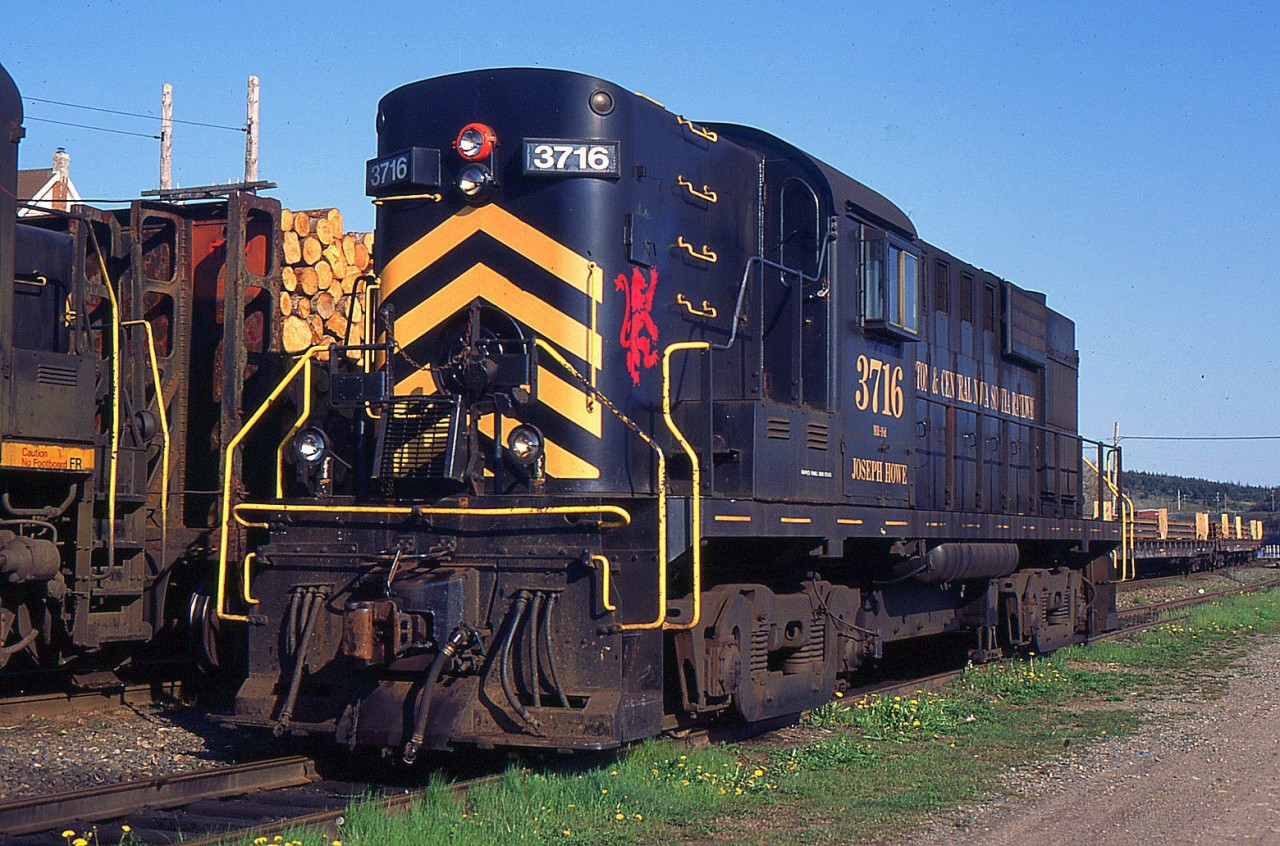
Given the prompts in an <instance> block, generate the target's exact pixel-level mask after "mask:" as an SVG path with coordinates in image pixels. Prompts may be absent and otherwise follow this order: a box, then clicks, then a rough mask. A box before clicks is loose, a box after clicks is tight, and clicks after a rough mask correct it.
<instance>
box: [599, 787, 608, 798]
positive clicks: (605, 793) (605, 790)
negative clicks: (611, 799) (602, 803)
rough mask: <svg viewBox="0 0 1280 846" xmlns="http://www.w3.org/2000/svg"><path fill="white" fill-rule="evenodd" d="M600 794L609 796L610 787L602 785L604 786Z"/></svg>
mask: <svg viewBox="0 0 1280 846" xmlns="http://www.w3.org/2000/svg"><path fill="white" fill-rule="evenodd" d="M600 795H601V796H608V795H609V788H607V787H602V788H600Z"/></svg>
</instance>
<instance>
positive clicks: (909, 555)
mask: <svg viewBox="0 0 1280 846" xmlns="http://www.w3.org/2000/svg"><path fill="white" fill-rule="evenodd" d="M377 127H378V139H379V140H378V153H379V155H378V157H377V158H376V159H374V160H372V161H370V162H369V164H368V166H367V167H368V171H367V187H368V189H369V193H370V194H372V195H373V197H374V198H375V202H376V203H378V205H379V212H378V227H377V236H378V237H377V246H376V254H375V260H376V265H377V267H378V268H379V275H380V286H381V287H380V291H379V292H378V295H379V302H380V305H379V306H378V308H377V314H378V316H379V320H380V321H381V332H382V334H381V335H380V336H379V338H380V340H379V343H378V344H376V345H373V347H371V348H370V349H369V350H368V351H367V352H368V355H369V360H368V365H369V366H368V367H367V368H365V370H367V371H368V372H364V370H362V371H360V372H356V373H343V372H340V371H339V370H338V369H336V368H333V367H331V368H330V370H329V373H328V378H327V379H326V380H325V381H326V383H327V384H326V385H325V390H326V391H327V403H325V404H324V406H325V408H324V410H323V411H322V410H320V404H317V407H316V408H314V409H313V411H312V412H311V414H310V416H309V419H308V420H305V421H304V420H302V417H301V416H300V417H299V419H298V422H299V424H300V425H305V428H302V429H301V430H300V431H298V433H297V434H296V435H295V436H294V438H293V442H292V446H291V447H290V450H291V452H292V453H293V455H294V456H295V465H294V470H293V472H292V473H291V474H287V475H289V476H290V478H289V482H290V484H292V485H293V491H294V493H295V494H296V495H294V496H286V497H285V498H283V499H278V500H271V501H265V502H253V503H242V504H240V505H236V506H233V507H230V508H229V510H228V514H227V516H228V518H229V519H228V520H227V521H226V522H227V528H228V529H229V530H230V529H234V528H235V527H236V526H237V525H239V526H241V527H244V528H246V529H247V530H248V532H249V538H250V540H249V544H250V546H251V547H252V549H253V550H254V552H253V560H252V562H250V563H249V564H247V565H246V566H247V569H248V570H250V571H251V573H250V578H251V585H250V590H249V593H248V596H249V597H250V598H251V599H252V601H253V605H252V606H251V607H245V606H240V607H241V609H242V610H241V611H240V612H237V613H239V616H242V617H244V618H247V619H245V620H244V621H243V622H244V624H245V626H246V629H247V632H248V650H247V655H248V661H249V667H248V675H247V679H246V681H245V683H244V685H243V686H242V687H241V689H240V691H239V695H238V696H237V699H236V703H235V712H234V716H233V719H234V720H236V721H238V722H240V723H245V724H250V725H262V726H275V727H276V729H277V730H278V731H285V730H289V731H300V732H319V733H332V734H333V735H334V736H335V739H336V741H337V742H338V743H341V744H347V745H350V746H366V745H371V746H378V747H384V748H400V749H402V750H403V754H404V757H405V758H407V759H412V758H413V757H414V755H415V754H416V752H417V750H418V748H419V747H424V746H425V747H429V748H445V747H450V746H459V745H475V746H482V747H485V746H494V745H499V746H532V747H552V748H561V749H585V748H593V749H594V748H604V747H612V746H617V745H619V744H621V743H624V742H626V741H629V740H632V739H635V738H640V737H645V736H648V735H653V734H655V733H657V732H659V731H661V730H662V729H664V728H670V727H674V726H679V725H686V724H691V723H696V722H699V721H705V720H714V719H722V718H736V719H744V720H762V719H767V718H769V717H773V716H779V715H785V714H791V713H795V712H797V711H800V710H802V709H805V708H809V707H812V706H814V705H817V704H819V703H821V702H824V701H826V700H827V699H828V698H829V697H830V696H831V694H832V692H833V690H835V689H837V688H838V687H840V686H841V685H842V684H844V683H845V682H846V680H847V679H848V678H849V677H850V675H851V674H852V673H853V672H854V671H855V670H856V669H857V668H858V667H859V666H860V665H862V664H863V663H864V662H866V661H867V660H869V659H873V658H875V657H877V656H879V655H880V654H881V651H882V648H883V646H884V644H886V643H888V642H891V641H895V640H903V639H908V638H919V637H925V636H930V635H936V634H942V633H948V632H970V633H972V638H973V641H972V643H973V649H974V651H975V652H976V653H977V654H979V655H980V656H982V655H987V654H993V653H995V652H999V651H1001V650H1012V649H1019V648H1034V649H1038V650H1043V649H1051V648H1054V647H1057V646H1060V645H1062V644H1066V643H1070V642H1072V641H1074V640H1076V639H1079V638H1081V637H1083V636H1085V635H1086V634H1087V633H1088V632H1090V631H1092V630H1096V629H1100V628H1103V627H1105V626H1106V625H1108V623H1109V621H1110V618H1111V615H1112V609H1113V607H1114V589H1113V587H1112V586H1111V585H1110V584H1109V583H1110V582H1111V564H1110V559H1109V558H1108V554H1109V553H1110V552H1111V551H1112V550H1113V549H1115V548H1116V546H1117V544H1118V542H1119V539H1120V532H1119V529H1118V526H1117V524H1115V523H1110V522H1103V521H1100V520H1092V519H1084V517H1083V515H1082V508H1081V503H1082V476H1081V455H1082V450H1083V449H1086V448H1087V449H1090V450H1091V451H1093V450H1096V451H1101V449H1102V448H1101V447H1100V446H1097V447H1086V446H1085V444H1084V442H1083V441H1082V439H1081V438H1080V436H1079V434H1078V433H1077V426H1076V372H1077V361H1078V359H1077V353H1076V350H1075V348H1074V327H1073V324H1072V323H1071V321H1069V320H1068V319H1066V318H1065V317H1063V316H1061V315H1059V314H1057V313H1055V312H1053V311H1052V310H1050V309H1048V308H1047V307H1046V306H1045V301H1044V297H1043V295H1040V294H1034V293H1031V292H1028V291H1025V290H1023V289H1021V288H1019V287H1017V286H1015V285H1013V284H1011V283H1009V282H1007V281H1004V280H1001V279H998V278H996V277H994V276H992V275H991V274H989V273H986V272H983V271H981V270H979V269H978V268H976V267H974V266H972V265H970V264H967V263H965V262H963V261H961V260H959V259H957V258H956V257H954V256H952V255H949V254H947V253H945V252H943V251H941V250H939V249H937V248H935V247H932V246H930V245H928V244H926V243H924V242H922V241H921V240H920V239H919V238H918V237H917V235H916V232H915V229H914V227H913V226H912V224H911V222H910V220H908V219H907V217H906V215H905V214H903V212H902V211H901V210H900V209H898V208H897V207H896V206H894V205H893V204H892V203H891V202H889V201H888V200H887V199H885V198H884V197H882V196H881V195H879V194H877V193H875V192H874V191H872V190H870V189H869V188H867V187H865V186H864V185H862V184H860V183H858V182H856V181H854V180H853V179H850V178H849V177H847V176H844V175H843V174H841V173H838V172H837V171H835V170H833V169H832V168H830V167H828V166H827V165H825V164H823V163H822V162H820V161H818V160H817V159H815V158H813V157H812V156H809V155H808V154H806V153H804V152H802V151H800V150H798V149H796V148H795V147H792V146H791V145H789V144H787V143H785V142H783V141H781V140H779V139H777V138H775V137H773V136H770V135H767V134H765V133H762V132H759V131H757V130H754V129H749V128H745V127H740V126H723V125H706V124H701V123H697V122H693V121H690V120H687V119H685V118H683V117H681V116H679V115H675V114H672V113H671V112H669V111H667V110H666V109H664V108H663V107H662V106H661V105H660V104H658V103H656V102H654V101H652V100H650V99H648V98H646V97H643V96H640V95H636V94H633V93H631V92H629V91H627V90H625V89H623V88H620V87H618V86H616V85H613V84H611V83H608V82H605V81H603V80H599V79H595V78H592V77H589V76H583V75H580V74H574V73H566V72H560V71H548V70H530V69H509V70H490V71H480V72H473V73H464V74H458V75H453V76H447V77H443V78H439V79H433V80H427V81H424V82H419V83H415V84H412V85H408V86H405V87H403V88H400V89H397V90H396V91H393V92H392V93H390V94H388V95H387V96H386V97H385V98H384V99H383V100H382V102H381V104H380V106H379V109H378V114H377ZM299 367H300V368H302V369H303V371H305V368H306V367H307V365H305V364H302V365H299ZM301 375H303V376H305V372H303V373H302V374H301ZM246 438H252V435H251V434H250V435H246ZM339 445H342V446H339ZM1108 460H1110V459H1108ZM282 491H283V488H282ZM228 501H229V500H228ZM240 563H241V562H238V561H227V562H224V567H223V571H224V573H226V574H232V573H235V572H237V571H238V570H239V569H240ZM228 596H230V593H229V592H228ZM224 613H225V614H231V613H232V612H231V611H230V610H229V609H228V610H226V611H224Z"/></svg>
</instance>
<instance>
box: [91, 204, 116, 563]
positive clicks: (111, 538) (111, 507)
mask: <svg viewBox="0 0 1280 846" xmlns="http://www.w3.org/2000/svg"><path fill="white" fill-rule="evenodd" d="M89 237H90V239H91V240H92V241H93V251H94V253H95V254H96V255H97V256H98V267H100V268H102V285H103V287H105V288H106V289H107V302H108V303H109V304H110V305H111V453H110V468H109V470H108V472H107V477H108V479H109V481H108V482H107V566H108V567H114V566H115V564H116V482H117V481H118V479H119V475H120V337H121V336H120V302H119V300H117V299H116V291H115V289H114V288H112V287H111V274H109V273H108V272H107V260H106V259H105V258H103V256H102V246H101V245H100V244H99V243H98V236H97V234H96V233H95V232H94V231H93V224H89Z"/></svg>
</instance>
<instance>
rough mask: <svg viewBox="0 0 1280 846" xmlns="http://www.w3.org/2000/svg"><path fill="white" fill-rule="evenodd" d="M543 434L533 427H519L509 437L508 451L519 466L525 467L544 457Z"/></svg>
mask: <svg viewBox="0 0 1280 846" xmlns="http://www.w3.org/2000/svg"><path fill="white" fill-rule="evenodd" d="M542 446H543V441H542V433H541V432H539V431H538V430H537V429H535V428H534V427H532V426H517V427H515V428H514V429H512V430H511V434H509V435H507V449H508V450H510V452H511V457H512V458H513V459H514V460H515V462H516V463H517V464H520V465H523V466H525V467H527V466H529V465H530V464H532V463H533V462H535V461H537V460H538V456H540V455H542Z"/></svg>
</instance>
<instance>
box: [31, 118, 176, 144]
mask: <svg viewBox="0 0 1280 846" xmlns="http://www.w3.org/2000/svg"><path fill="white" fill-rule="evenodd" d="M26 120H34V121H39V122H40V123H56V124H58V125H59V126H74V127H77V128H78V129H92V130H94V131H95V132H111V133H113V134H115V135H133V136H135V137H137V138H155V139H156V140H159V138H160V136H159V135H148V134H147V133H145V132H129V131H128V130H126V129H108V128H107V127H105V126H89V125H88V124H86V123H71V122H70V121H65V120H53V119H51V118H39V117H32V116H31V115H27V116H26Z"/></svg>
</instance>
